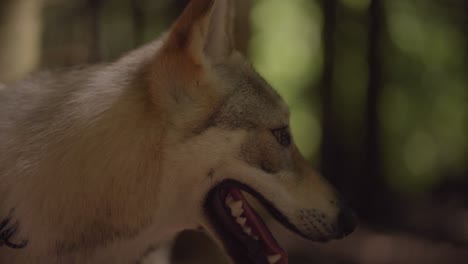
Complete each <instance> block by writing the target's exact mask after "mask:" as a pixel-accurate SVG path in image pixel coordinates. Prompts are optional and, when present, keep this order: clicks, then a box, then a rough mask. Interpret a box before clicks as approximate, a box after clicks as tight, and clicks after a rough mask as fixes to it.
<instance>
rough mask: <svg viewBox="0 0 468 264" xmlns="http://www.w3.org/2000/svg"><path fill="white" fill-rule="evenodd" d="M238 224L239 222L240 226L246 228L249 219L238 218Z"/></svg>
mask: <svg viewBox="0 0 468 264" xmlns="http://www.w3.org/2000/svg"><path fill="white" fill-rule="evenodd" d="M236 222H237V223H238V224H239V225H241V226H244V225H245V223H246V222H247V218H245V217H237V218H236Z"/></svg>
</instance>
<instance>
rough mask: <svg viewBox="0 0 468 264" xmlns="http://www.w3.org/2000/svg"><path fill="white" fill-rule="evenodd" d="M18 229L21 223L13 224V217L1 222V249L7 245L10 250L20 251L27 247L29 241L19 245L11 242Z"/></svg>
mask: <svg viewBox="0 0 468 264" xmlns="http://www.w3.org/2000/svg"><path fill="white" fill-rule="evenodd" d="M18 227H19V223H18V222H14V223H12V219H11V216H9V217H7V218H5V219H4V220H2V221H1V222H0V247H1V246H3V245H5V246H7V247H9V248H13V249H20V248H24V247H26V246H27V244H28V241H27V240H23V241H21V242H20V243H18V244H17V243H13V242H11V241H10V240H11V238H12V237H13V236H14V235H15V233H16V231H18Z"/></svg>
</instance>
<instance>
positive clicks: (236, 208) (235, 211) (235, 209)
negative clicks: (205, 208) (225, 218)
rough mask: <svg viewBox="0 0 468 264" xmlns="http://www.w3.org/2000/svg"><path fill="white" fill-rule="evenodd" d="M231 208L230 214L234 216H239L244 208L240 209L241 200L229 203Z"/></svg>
mask: <svg viewBox="0 0 468 264" xmlns="http://www.w3.org/2000/svg"><path fill="white" fill-rule="evenodd" d="M229 207H230V208H231V214H232V215H233V216H234V217H238V216H241V215H242V213H243V212H244V209H242V201H237V202H234V203H232V204H230V205H229Z"/></svg>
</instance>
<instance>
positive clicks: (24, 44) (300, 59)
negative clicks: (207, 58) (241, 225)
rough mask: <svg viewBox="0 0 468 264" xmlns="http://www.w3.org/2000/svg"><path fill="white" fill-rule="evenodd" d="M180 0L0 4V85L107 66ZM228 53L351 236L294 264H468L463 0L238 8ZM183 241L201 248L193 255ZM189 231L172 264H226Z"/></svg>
mask: <svg viewBox="0 0 468 264" xmlns="http://www.w3.org/2000/svg"><path fill="white" fill-rule="evenodd" d="M187 2H188V1H187V0H125V1H124V0H112V1H110V0H1V1H0V80H1V81H3V82H11V81H14V80H16V79H19V78H21V77H23V76H25V75H26V74H27V73H29V72H31V71H34V70H37V69H48V68H59V67H64V66H71V65H77V64H87V63H93V62H98V61H111V60H113V59H116V58H117V57H118V56H120V55H122V54H124V53H125V52H127V51H129V50H131V49H133V48H135V47H137V46H139V45H141V44H143V43H145V42H147V41H150V40H152V39H154V38H156V37H157V36H158V35H159V34H160V33H161V32H163V31H164V30H165V29H167V28H168V27H169V26H170V24H171V22H173V21H174V19H175V18H176V17H177V16H178V15H179V14H180V12H181V10H182V9H183V7H184V6H185V4H186V3H187ZM236 3H237V5H238V9H239V11H238V13H239V16H238V19H237V20H238V21H237V22H238V23H237V25H236V33H237V37H238V39H237V43H238V46H239V49H240V50H242V51H243V52H244V53H245V54H246V55H247V56H248V57H249V58H250V60H251V61H252V62H253V64H254V65H255V67H256V68H257V69H258V71H259V72H260V73H261V74H263V75H264V76H265V78H266V79H267V80H269V82H270V83H271V84H272V86H273V87H275V88H276V89H277V90H278V91H279V92H280V93H281V94H282V95H283V96H284V98H285V99H286V100H287V102H288V103H289V105H290V106H291V112H292V120H291V122H292V129H293V133H294V135H295V138H296V141H297V143H298V145H299V147H300V148H301V151H302V152H303V153H304V154H305V155H306V156H307V157H308V158H309V159H310V161H311V163H313V164H314V165H315V166H316V167H317V168H319V170H320V171H321V172H322V173H323V174H324V176H325V177H327V178H329V179H330V181H332V182H333V183H334V184H335V185H336V186H337V188H338V189H339V190H340V191H341V192H342V193H343V196H345V198H346V199H347V200H348V201H349V202H350V204H351V205H352V206H353V207H354V208H355V209H356V211H357V212H358V214H359V216H360V219H361V226H360V228H359V230H357V231H356V232H355V233H354V234H353V235H351V236H350V237H348V238H346V239H344V240H342V241H337V242H331V243H327V244H324V245H321V244H317V243H310V242H306V241H304V240H302V239H300V238H297V237H295V236H294V235H292V234H290V233H289V232H288V231H286V230H284V228H282V227H279V226H278V224H276V223H275V222H274V221H269V222H271V223H270V224H271V226H272V228H274V230H275V234H276V235H277V237H278V239H279V240H280V241H282V244H284V245H285V246H286V247H287V248H288V249H289V251H290V252H291V263H292V264H300V263H324V264H325V263H326V264H334V263H343V264H345V263H346V264H350V263H359V264H366V263H369V264H379V263H382V264H387V263H392V264H393V263H405V264H407V263H424V264H430V263H437V264H439V263H440V264H443V263H451V264H456V263H468V137H467V135H468V1H466V0H425V1H422V0H288V1H286V0H251V1H249V0H237V1H236ZM193 241H197V242H196V243H193ZM213 250H214V246H213V245H212V244H211V243H209V242H208V241H207V239H206V238H204V237H201V236H200V235H199V234H195V233H185V234H183V235H182V237H181V238H180V240H179V241H178V242H177V244H176V248H175V251H174V259H175V261H176V262H177V263H187V262H186V261H187V260H188V259H191V260H196V261H199V263H223V261H224V260H223V258H222V257H221V256H220V255H219V253H207V252H213Z"/></svg>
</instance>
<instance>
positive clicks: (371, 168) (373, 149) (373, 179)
mask: <svg viewBox="0 0 468 264" xmlns="http://www.w3.org/2000/svg"><path fill="white" fill-rule="evenodd" d="M383 16H384V12H383V6H382V0H372V2H371V5H370V9H369V33H368V49H369V52H368V67H369V85H368V91H367V98H366V132H365V133H366V136H365V141H364V144H365V145H364V147H365V166H364V169H365V171H363V174H362V177H361V178H360V179H359V181H360V182H359V190H356V191H357V192H358V194H359V196H358V201H359V204H360V205H361V206H360V207H361V208H360V209H361V210H360V213H361V215H362V217H363V218H365V219H367V220H371V221H372V220H374V221H372V222H381V221H380V220H383V219H380V218H385V212H387V210H385V209H384V208H385V207H386V203H385V198H386V197H387V196H388V195H389V193H388V191H387V190H386V189H387V188H386V187H385V186H386V185H385V182H384V180H383V177H384V175H383V174H382V171H381V149H380V144H381V142H380V132H381V131H380V122H379V100H380V95H381V91H382V77H383V76H382V59H381V54H380V51H381V49H380V46H381V45H380V44H381V40H382V31H383V25H382V21H383ZM378 217H380V218H379V219H377V218H378Z"/></svg>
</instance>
